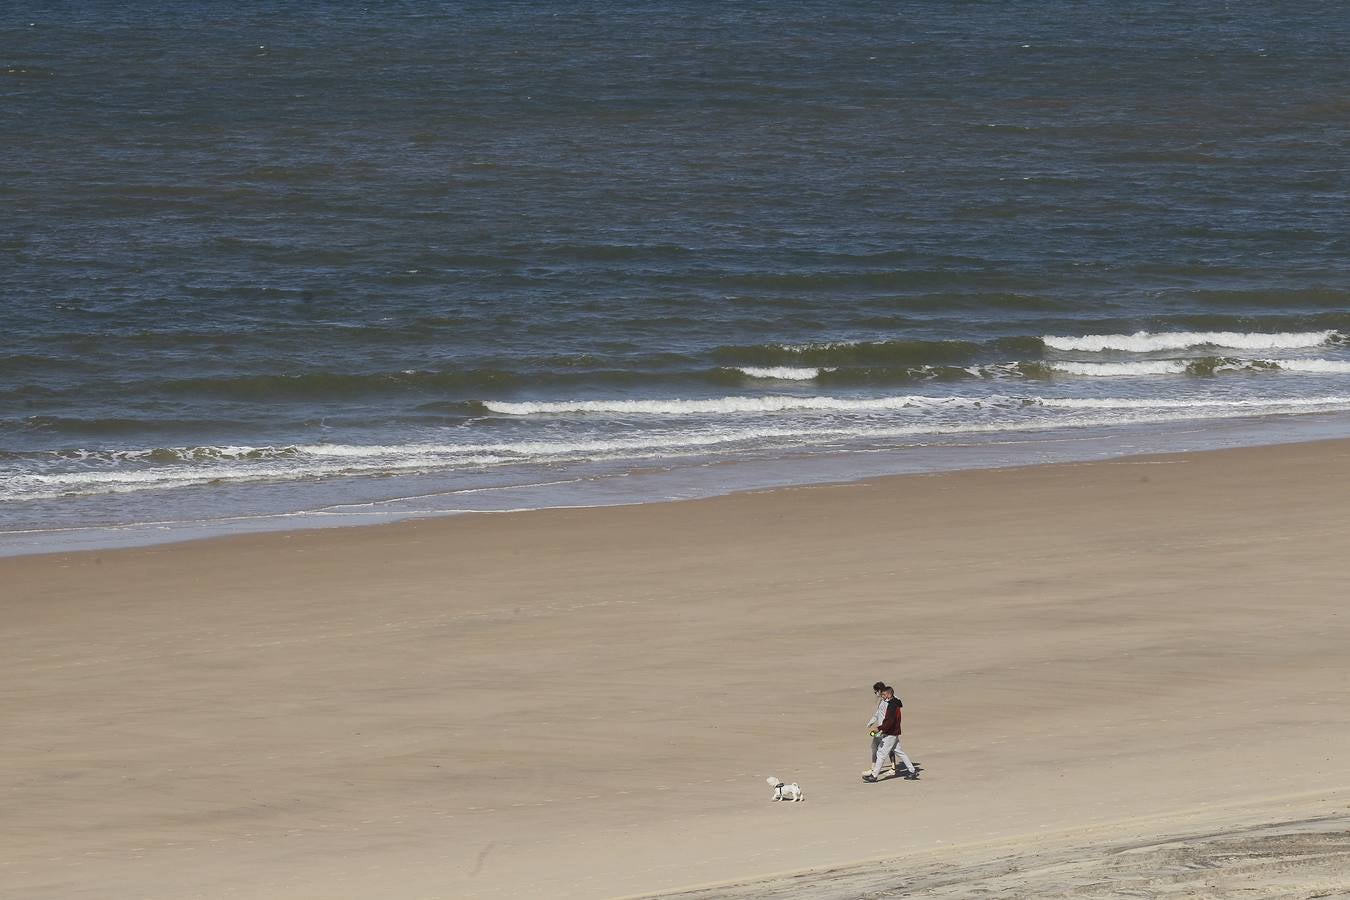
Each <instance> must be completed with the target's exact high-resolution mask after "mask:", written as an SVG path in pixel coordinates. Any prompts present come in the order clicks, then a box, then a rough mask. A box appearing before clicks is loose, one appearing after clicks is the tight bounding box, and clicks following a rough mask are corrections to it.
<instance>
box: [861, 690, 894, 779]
mask: <svg viewBox="0 0 1350 900" xmlns="http://www.w3.org/2000/svg"><path fill="white" fill-rule="evenodd" d="M885 687H886V682H884V681H878V682H877V683H876V684H874V685H872V694H873V695H874V696H875V697H876V699H877V708H876V710H875V711H874V712H873V713H872V718H870V719H868V720H867V731H868V734H869V735H870V736H871V738H872V746H871V749H869V750H868V751H867V768H866V769H864V770H863V774H864V775H866V774H867V773H868V772H870V771H872V763H873V762H874V761H876V758H877V748H878V747H880V746H881V737H882V735H881V732H880V731H878V730H877V729H879V728H880V727H881V723H882V721H884V720H885V718H886V701H885V700H882V699H881V692H882V691H883V690H884V689H885ZM891 769H892V770H894V769H895V760H894V759H892V760H891Z"/></svg>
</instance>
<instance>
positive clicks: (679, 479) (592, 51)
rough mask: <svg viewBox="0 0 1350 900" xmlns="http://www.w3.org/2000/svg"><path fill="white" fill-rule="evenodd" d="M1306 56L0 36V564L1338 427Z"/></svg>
mask: <svg viewBox="0 0 1350 900" xmlns="http://www.w3.org/2000/svg"><path fill="white" fill-rule="evenodd" d="M241 7H245V8H241ZM1347 58H1350V12H1348V11H1347V8H1346V7H1345V5H1344V4H1343V3H1341V2H1330V0H1321V2H1319V0H1310V2H1307V3H1300V4H1275V5H1273V6H1272V5H1270V4H1257V3H1254V2H1220V0H1208V2H1205V0H1201V2H1171V0H1168V2H1164V0H1143V2H1138V3H1128V4H1123V3H1114V2H1091V0H1086V2H1075V3H1065V2H1037V0H1028V2H1025V3H1016V4H1012V3H996V2H975V0H971V2H918V3H904V4H874V3H861V2H850V0H844V2H831V3H828V4H827V3H798V4H783V3H770V2H728V3H716V4H714V3H703V2H651V3H609V2H593V3H584V4H583V3H563V2H558V3H554V2H549V3H545V2H515V3H472V2H463V3H435V2H428V3H417V4H413V3H371V4H367V5H364V6H358V5H352V4H336V3H326V2H314V0H296V2H287V3H261V4H243V5H241V4H223V3H205V2H176V3H168V2H135V0H132V2H118V3H113V2H99V0H86V2H78V3H77V2H67V3H61V2H44V3H36V2H23V0H20V2H18V3H17V4H16V3H10V4H7V5H6V6H5V7H4V8H3V10H0V115H2V116H3V118H4V120H5V126H4V128H3V132H2V133H0V159H2V160H3V167H2V169H3V171H0V212H2V213H3V214H2V215H0V553H16V552H34V551H39V550H48V549H62V548H67V547H74V546H111V545H115V544H119V543H139V542H146V541H154V540H166V539H173V538H177V537H186V536H196V535H199V534H205V533H215V532H218V531H222V530H248V529H264V528H275V527H293V526H295V525H306V526H308V525H316V524H342V523H350V522H367V521H381V520H386V519H391V518H400V517H407V516H418V515H431V514H444V513H448V512H455V511H462V510H500V509H514V508H530V507H538V506H550V505H588V504H599V503H628V502H641V501H646V500H655V499H664V498H670V497H683V496H700V495H706V494H709V493H716V492H719V491H727V490H736V489H744V488H754V487H767V486H773V485H782V484H797V483H803V482H812V481H823V480H835V479H843V478H853V477H862V476H866V475H876V474H883V473H886V472H905V471H932V470H937V469H944V468H959V467H966V466H977V465H981V466H982V465H1006V464H1021V463H1028V462H1042V461H1049V460H1055V459H1087V458H1099V457H1104V456H1112V455H1119V454H1125V453H1135V452H1143V451H1148V450H1157V449H1192V448H1203V447H1215V446H1232V445H1241V444H1255V443H1263V442H1274V441H1282V440H1295V439H1304V438H1310V437H1328V436H1345V435H1350V278H1348V276H1350V264H1348V263H1347V260H1348V259H1350V150H1348V149H1347V148H1350V66H1347V65H1346V64H1345V62H1346V59H1347Z"/></svg>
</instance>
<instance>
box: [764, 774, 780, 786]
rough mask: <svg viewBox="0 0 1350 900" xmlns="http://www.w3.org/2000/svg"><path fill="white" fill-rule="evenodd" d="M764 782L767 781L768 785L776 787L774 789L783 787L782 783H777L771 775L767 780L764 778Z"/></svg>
mask: <svg viewBox="0 0 1350 900" xmlns="http://www.w3.org/2000/svg"><path fill="white" fill-rule="evenodd" d="M764 780H765V781H767V782H768V783H769V784H771V785H773V786H774V787H776V788H778V787H782V786H783V782H781V781H779V780H778V779H777V778H775V777H774V776H772V775H770V776H769V777H768V778H765V779H764Z"/></svg>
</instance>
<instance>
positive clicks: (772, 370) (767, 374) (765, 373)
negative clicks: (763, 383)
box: [736, 366, 821, 381]
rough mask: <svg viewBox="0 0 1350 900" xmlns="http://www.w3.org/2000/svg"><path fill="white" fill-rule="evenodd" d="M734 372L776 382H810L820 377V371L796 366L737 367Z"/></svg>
mask: <svg viewBox="0 0 1350 900" xmlns="http://www.w3.org/2000/svg"><path fill="white" fill-rule="evenodd" d="M736 371H738V372H740V373H741V374H742V375H748V376H750V377H751V378H772V379H776V380H778V381H810V380H811V379H812V378H817V377H819V376H820V372H821V370H820V369H814V368H800V367H796V366H768V367H764V368H761V367H758V366H739V367H737V369H736Z"/></svg>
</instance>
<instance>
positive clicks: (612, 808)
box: [0, 441, 1350, 900]
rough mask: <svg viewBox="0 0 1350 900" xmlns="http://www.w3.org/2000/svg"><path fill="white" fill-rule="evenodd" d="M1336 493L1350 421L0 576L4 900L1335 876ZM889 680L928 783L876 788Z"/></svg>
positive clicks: (1302, 884)
mask: <svg viewBox="0 0 1350 900" xmlns="http://www.w3.org/2000/svg"><path fill="white" fill-rule="evenodd" d="M1348 475H1350V442H1344V441H1341V442H1326V443H1316V444H1302V445H1291V446H1283V447H1268V448H1252V449H1240V450H1229V451H1217V452H1211V453H1197V454H1189V455H1175V456H1166V457H1147V458H1146V457H1136V458H1127V459H1121V460H1117V461H1112V462H1102V463H1091V464H1082V465H1056V466H1045V467H1036V468H1026V469H1015V470H998V471H976V472H960V473H948V474H935V475H926V476H905V477H898V478H892V479H886V480H880V481H876V482H871V483H866V484H854V485H835V486H820V487H809V488H800V489H791V490H778V491H773V492H766V493H758V494H747V495H737V496H729V497H722V498H716V499H711V500H700V501H691V502H680V503H668V504H655V505H645V506H637V507H625V508H613V509H587V510H549V511H539V512H529V513H511V514H502V515H484V516H474V517H461V518H457V519H443V520H436V521H424V522H413V523H403V524H398V525H391V526H383V527H377V528H361V529H336V530H325V531H312V532H297V533H288V534H279V535H276V534H274V535H250V536H243V537H236V538H228V539H220V540H211V541H203V542H197V543H190V544H178V545H165V546H159V547H152V548H145V549H133V550H123V551H116V552H88V553H81V554H68V555H48V556H35V557H25V558H15V559H5V560H0V584H3V585H4V588H3V597H4V599H3V604H0V615H3V629H0V635H3V637H2V638H0V639H2V640H3V642H4V647H3V651H4V652H3V654H0V684H3V711H4V716H3V718H4V722H5V727H4V729H3V731H0V754H2V756H3V759H4V762H5V782H6V789H5V798H4V803H3V804H0V896H4V897H6V898H10V897H12V898H25V900H46V898H61V900H67V898H94V897H97V898H122V897H138V898H173V900H181V898H188V897H209V898H216V897H248V898H288V900H291V898H345V897H351V898H357V897H361V898H365V897H381V898H428V897H447V898H458V897H485V898H492V897H527V896H531V897H533V896H537V897H576V898H579V897H606V896H619V895H640V894H644V893H647V894H650V893H661V892H666V893H675V892H679V891H687V892H692V893H690V894H689V895H690V896H697V897H714V896H737V897H768V896H792V895H796V896H811V897H815V896H821V897H829V896H840V897H843V896H850V897H860V896H882V895H884V896H904V895H906V894H909V895H913V896H974V895H979V896H1009V897H1012V896H1027V895H1030V894H1035V893H1042V894H1048V895H1054V891H1055V890H1058V891H1061V893H1062V895H1064V896H1093V897H1095V896H1114V895H1117V893H1116V892H1115V887H1113V886H1114V885H1126V886H1128V888H1129V889H1130V890H1133V891H1136V892H1137V893H1136V895H1139V896H1155V895H1168V896H1208V895H1211V894H1212V895H1213V896H1230V895H1238V894H1237V890H1238V887H1239V886H1240V888H1241V889H1242V890H1243V891H1245V892H1244V893H1241V895H1242V896H1337V895H1339V894H1338V892H1339V893H1344V892H1346V891H1347V890H1350V888H1348V887H1347V885H1350V866H1347V862H1346V860H1347V856H1346V843H1347V839H1346V832H1347V825H1346V816H1347V814H1350V775H1347V771H1348V770H1347V767H1346V751H1347V749H1348V748H1350V716H1348V715H1347V714H1346V710H1347V709H1350V651H1347V647H1350V613H1347V612H1346V603H1345V597H1346V595H1347V584H1348V583H1350V582H1348V581H1347V576H1350V527H1348V526H1350V513H1348V512H1347V503H1346V501H1347V500H1350V477H1347V476H1348ZM877 679H885V680H888V681H892V682H893V683H895V684H896V685H897V686H898V689H899V693H900V695H901V697H902V698H903V699H904V702H905V710H906V717H905V747H906V749H907V750H908V752H909V754H910V755H911V756H912V757H913V758H914V759H915V760H916V761H917V762H918V763H920V764H921V765H922V766H923V767H924V774H923V778H922V779H921V780H920V781H918V782H906V781H901V780H889V781H884V782H882V783H880V784H876V785H867V784H863V783H862V782H861V781H860V780H859V774H858V773H859V772H860V770H861V769H862V767H863V764H864V762H865V760H864V757H865V753H866V747H867V744H868V741H867V735H866V732H865V729H864V722H865V721H866V720H867V717H868V715H870V713H871V710H872V707H873V698H872V694H871V690H870V685H871V684H872V682H873V681H876V680H877ZM769 774H773V775H777V776H779V777H781V778H784V779H786V780H789V781H798V782H800V783H801V784H802V786H803V788H804V789H805V791H806V798H807V799H806V802H805V803H799V804H776V803H772V802H770V791H769V790H768V787H767V785H766V784H765V783H764V778H765V776H766V775H769ZM1243 848H1246V849H1243ZM1272 848H1274V849H1272ZM1244 853H1245V854H1246V858H1247V859H1248V862H1247V863H1243V862H1242V861H1241V859H1240V858H1241V857H1243V856H1244ZM1169 854H1170V855H1169ZM1188 854H1189V855H1188ZM1272 854H1273V855H1272ZM1257 857H1259V860H1258V859H1257ZM869 860H870V861H871V862H866V861H869ZM1206 860H1207V861H1208V862H1205V861H1206ZM1235 860H1236V861H1235ZM1252 860H1256V861H1255V862H1253V861H1252ZM1244 865H1246V866H1247V868H1245V869H1244V868H1243V866H1244ZM1169 866H1170V867H1171V868H1169ZM1169 872H1171V873H1172V874H1177V875H1179V876H1181V877H1178V878H1177V879H1175V880H1172V881H1156V880H1155V881H1153V882H1148V881H1147V880H1146V879H1148V878H1155V879H1156V878H1165V877H1166V876H1167V875H1168V873H1169ZM1019 873H1020V874H1019ZM1225 873H1227V874H1225ZM1235 873H1236V874H1235ZM1229 877H1231V879H1235V880H1230V881H1227V882H1224V881H1223V879H1224V878H1229ZM849 879H853V880H852V881H850V880H849ZM1131 879H1133V880H1131ZM1140 879H1145V880H1140ZM1188 879H1189V880H1188ZM724 882H734V884H722V883H724ZM715 884H721V886H720V887H716V888H708V887H707V886H709V885H715ZM1225 884H1226V885H1227V887H1225ZM700 885H702V886H704V887H703V888H699V887H698V886H700ZM1052 888H1053V890H1052ZM1229 889H1232V890H1231V892H1229ZM841 891H843V892H841ZM869 891H871V892H872V893H871V894H869V893H868V892H869ZM1094 891H1095V892H1096V893H1093V892H1094ZM1123 892H1124V888H1122V889H1121V891H1120V892H1119V893H1123ZM1300 892H1301V893H1300Z"/></svg>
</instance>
